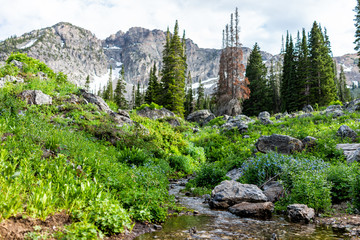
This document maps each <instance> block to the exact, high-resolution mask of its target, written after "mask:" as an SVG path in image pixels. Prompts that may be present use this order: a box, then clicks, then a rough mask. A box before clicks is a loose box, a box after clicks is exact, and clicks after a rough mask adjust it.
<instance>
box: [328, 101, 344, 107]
mask: <svg viewBox="0 0 360 240" xmlns="http://www.w3.org/2000/svg"><path fill="white" fill-rule="evenodd" d="M329 105H340V106H342V105H343V103H342V102H341V101H340V100H335V101H332V102H330V103H329Z"/></svg>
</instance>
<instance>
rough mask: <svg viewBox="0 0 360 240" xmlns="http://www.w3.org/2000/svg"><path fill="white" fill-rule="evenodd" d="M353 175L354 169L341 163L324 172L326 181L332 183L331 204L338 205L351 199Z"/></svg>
mask: <svg viewBox="0 0 360 240" xmlns="http://www.w3.org/2000/svg"><path fill="white" fill-rule="evenodd" d="M354 175H355V172H354V169H353V168H352V167H351V166H348V165H346V164H342V163H339V164H334V165H332V166H330V167H329V168H328V169H327V170H326V178H327V181H328V182H331V183H332V189H331V199H332V202H333V203H340V202H342V201H344V200H349V199H350V198H351V190H352V182H353V179H354V178H355V176H354Z"/></svg>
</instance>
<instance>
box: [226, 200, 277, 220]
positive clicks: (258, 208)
mask: <svg viewBox="0 0 360 240" xmlns="http://www.w3.org/2000/svg"><path fill="white" fill-rule="evenodd" d="M273 211H274V204H273V203H272V202H261V203H249V202H242V203H238V204H236V205H234V206H232V207H230V208H229V212H231V213H233V214H235V215H237V216H239V217H254V218H265V219H268V218H271V215H272V212H273Z"/></svg>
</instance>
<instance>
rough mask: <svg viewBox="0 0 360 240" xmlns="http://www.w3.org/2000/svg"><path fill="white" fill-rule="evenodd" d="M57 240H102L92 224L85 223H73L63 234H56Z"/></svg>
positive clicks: (101, 235) (101, 236)
mask: <svg viewBox="0 0 360 240" xmlns="http://www.w3.org/2000/svg"><path fill="white" fill-rule="evenodd" d="M55 237H56V239H59V240H95V239H99V238H100V239H103V234H102V233H101V231H99V230H98V229H97V227H96V226H95V225H94V224H91V223H87V222H75V223H72V224H70V225H69V226H67V227H66V228H65V231H64V232H57V233H56V234H55Z"/></svg>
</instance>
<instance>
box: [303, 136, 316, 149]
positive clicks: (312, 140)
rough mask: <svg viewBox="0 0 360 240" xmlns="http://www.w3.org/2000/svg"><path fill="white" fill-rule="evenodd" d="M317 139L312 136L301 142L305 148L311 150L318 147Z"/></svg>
mask: <svg viewBox="0 0 360 240" xmlns="http://www.w3.org/2000/svg"><path fill="white" fill-rule="evenodd" d="M316 141H317V139H316V138H314V137H311V136H307V137H305V138H304V139H303V140H302V141H301V142H302V143H303V145H304V148H306V149H311V148H313V147H315V146H316Z"/></svg>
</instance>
